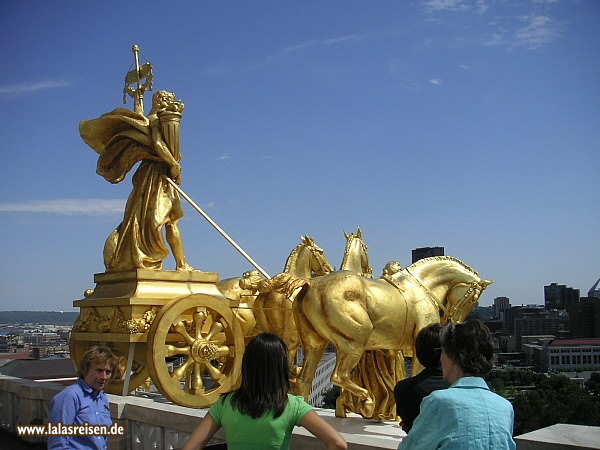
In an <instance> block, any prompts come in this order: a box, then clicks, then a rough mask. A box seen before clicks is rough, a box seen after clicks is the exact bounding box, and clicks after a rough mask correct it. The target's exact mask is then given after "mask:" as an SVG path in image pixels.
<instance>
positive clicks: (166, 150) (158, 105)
mask: <svg viewBox="0 0 600 450" xmlns="http://www.w3.org/2000/svg"><path fill="white" fill-rule="evenodd" d="M133 50H134V54H135V56H136V66H137V70H136V73H137V74H138V75H137V76H138V77H139V76H140V74H145V75H149V73H151V72H150V69H151V66H149V64H146V65H144V66H143V67H147V70H146V72H144V71H143V70H141V69H140V68H139V65H138V63H137V46H135V47H134V49H133ZM148 67H149V68H148ZM128 76H129V74H128ZM126 81H127V78H126ZM144 86H145V85H140V84H139V78H138V89H136V90H133V92H134V96H135V105H136V106H135V111H130V110H128V109H125V108H117V109H115V110H114V111H111V112H109V113H107V114H104V115H102V116H101V117H99V118H97V119H93V120H84V121H81V122H80V124H79V132H80V134H81V137H82V138H83V140H84V141H85V142H86V143H87V144H88V145H89V146H90V147H91V148H92V149H93V150H94V151H96V152H97V153H98V154H99V155H100V156H99V158H98V165H97V170H96V172H97V173H98V174H99V175H101V176H102V177H104V178H105V179H106V180H107V181H109V182H111V183H119V182H120V181H122V180H123V178H125V175H126V174H127V172H129V171H130V170H131V168H132V167H133V166H134V164H136V163H137V162H139V161H141V164H140V166H139V167H138V169H137V170H136V172H135V174H134V175H133V179H132V183H133V189H132V191H131V194H130V195H129V198H128V199H127V205H126V207H125V213H124V216H123V221H122V222H121V224H120V225H119V226H118V227H117V228H116V229H115V230H114V231H113V232H112V233H111V234H110V236H109V237H108V239H107V240H106V243H105V245H104V265H105V267H106V272H117V271H127V270H133V269H155V270H160V269H162V262H163V260H164V259H165V258H166V257H167V256H168V250H167V247H166V246H165V242H164V239H163V232H162V229H163V227H164V228H165V232H166V237H167V242H168V243H169V246H170V247H171V251H172V252H173V257H174V259H175V264H176V269H177V270H180V271H192V270H194V269H193V268H192V267H191V266H190V265H189V264H187V262H186V259H185V254H184V251H183V244H182V242H181V236H180V232H179V228H178V225H177V222H178V221H179V219H181V217H183V209H182V207H181V202H180V200H179V194H178V193H177V191H176V190H175V188H174V187H173V186H172V185H171V184H170V183H168V182H167V179H166V177H170V178H171V179H173V180H174V181H175V182H176V183H177V184H180V183H181V166H180V165H179V161H180V160H181V155H180V153H179V124H180V121H181V112H182V111H183V108H184V105H183V103H182V102H181V101H179V100H176V99H175V95H174V94H172V93H170V92H167V91H157V92H156V93H155V94H154V96H153V97H152V108H151V110H150V113H149V114H148V116H145V115H144V111H143V103H142V99H143V92H144V90H145V89H146V87H144Z"/></svg>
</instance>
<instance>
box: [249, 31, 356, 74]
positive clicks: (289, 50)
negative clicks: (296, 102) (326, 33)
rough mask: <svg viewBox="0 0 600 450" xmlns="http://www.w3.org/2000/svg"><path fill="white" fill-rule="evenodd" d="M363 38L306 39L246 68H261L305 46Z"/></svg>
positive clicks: (330, 44) (333, 43)
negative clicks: (306, 40)
mask: <svg viewBox="0 0 600 450" xmlns="http://www.w3.org/2000/svg"><path fill="white" fill-rule="evenodd" d="M364 38H365V36H362V35H347V36H340V37H334V38H329V39H322V40H313V41H308V42H304V43H301V44H296V45H292V46H289V47H285V48H283V49H281V50H279V51H278V52H274V53H271V54H270V55H267V56H265V57H264V58H263V59H262V60H261V61H259V62H256V63H254V64H251V65H249V66H248V69H249V70H258V69H262V68H263V67H265V66H267V65H269V64H271V63H273V62H274V61H276V60H278V59H281V58H284V57H286V56H287V55H289V54H291V53H294V52H297V51H301V50H304V49H307V48H311V47H328V46H332V45H337V44H342V43H345V42H352V41H354V42H357V41H361V40H363V39H364Z"/></svg>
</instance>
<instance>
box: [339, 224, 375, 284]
mask: <svg viewBox="0 0 600 450" xmlns="http://www.w3.org/2000/svg"><path fill="white" fill-rule="evenodd" d="M344 236H345V237H346V248H345V250H344V258H343V259H342V265H341V267H340V269H341V270H351V271H353V272H356V273H358V274H360V275H362V276H364V277H367V278H373V269H372V268H371V265H370V264H369V253H368V248H367V244H365V243H364V241H363V240H362V232H361V231H360V227H358V228H357V230H356V234H354V233H350V234H348V233H346V232H345V231H344Z"/></svg>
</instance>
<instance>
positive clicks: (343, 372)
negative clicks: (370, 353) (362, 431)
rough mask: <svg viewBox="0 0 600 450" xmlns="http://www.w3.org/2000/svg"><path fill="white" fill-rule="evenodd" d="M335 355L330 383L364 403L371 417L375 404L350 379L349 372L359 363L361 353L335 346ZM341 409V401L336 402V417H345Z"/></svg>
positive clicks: (365, 391)
mask: <svg viewBox="0 0 600 450" xmlns="http://www.w3.org/2000/svg"><path fill="white" fill-rule="evenodd" d="M336 353H337V354H336V363H335V368H334V369H333V373H332V374H331V383H333V384H335V385H337V386H339V387H340V388H341V389H345V390H347V391H349V392H351V393H352V394H354V395H356V396H357V397H358V398H359V399H360V400H362V401H364V402H365V412H366V413H367V414H368V415H372V413H373V410H374V408H375V404H374V403H373V399H372V398H371V396H370V395H369V392H368V391H367V390H366V389H364V388H362V387H360V386H359V385H357V384H356V383H354V382H353V381H352V380H351V379H350V372H351V371H352V369H354V368H355V367H356V365H357V364H358V362H359V361H360V358H361V356H362V353H359V352H357V351H355V350H354V351H352V350H351V349H350V347H349V346H346V345H345V346H343V348H340V347H337V346H336ZM338 399H339V397H338ZM343 409H344V406H343V404H342V403H341V401H338V402H336V416H337V417H345V411H343ZM338 414H339V415H338Z"/></svg>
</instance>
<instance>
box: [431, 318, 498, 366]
mask: <svg viewBox="0 0 600 450" xmlns="http://www.w3.org/2000/svg"><path fill="white" fill-rule="evenodd" d="M442 347H443V348H444V352H446V355H448V357H449V358H450V359H451V360H452V361H453V362H454V363H455V364H457V365H458V367H460V368H461V370H462V371H463V372H464V373H465V374H467V375H473V376H478V377H482V376H484V375H487V374H488V372H489V371H490V370H492V361H493V358H494V346H493V344H492V336H491V335H490V330H489V328H488V327H486V326H485V325H484V324H483V323H481V322H480V321H479V320H476V319H472V320H467V321H466V322H463V323H456V324H454V323H451V324H449V325H446V326H445V327H444V329H443V330H442Z"/></svg>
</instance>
